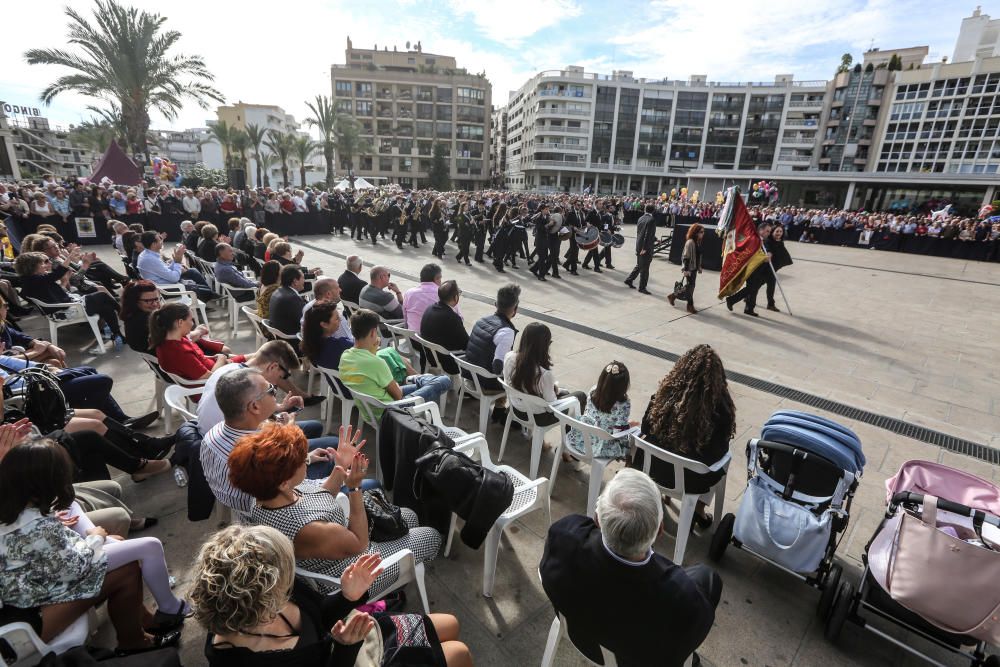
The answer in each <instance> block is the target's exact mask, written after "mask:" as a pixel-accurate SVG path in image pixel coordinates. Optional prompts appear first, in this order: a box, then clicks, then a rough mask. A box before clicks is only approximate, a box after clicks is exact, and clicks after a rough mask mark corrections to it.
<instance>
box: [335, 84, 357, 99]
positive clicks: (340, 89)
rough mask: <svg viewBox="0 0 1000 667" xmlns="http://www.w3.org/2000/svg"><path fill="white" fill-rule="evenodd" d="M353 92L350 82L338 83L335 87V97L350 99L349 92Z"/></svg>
mask: <svg viewBox="0 0 1000 667" xmlns="http://www.w3.org/2000/svg"><path fill="white" fill-rule="evenodd" d="M352 90H354V86H353V85H351V82H350V81H338V82H337V86H336V91H337V95H340V96H343V97H350V96H351V91H352Z"/></svg>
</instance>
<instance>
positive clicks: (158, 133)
mask: <svg viewBox="0 0 1000 667" xmlns="http://www.w3.org/2000/svg"><path fill="white" fill-rule="evenodd" d="M153 135H154V137H155V139H156V147H157V149H158V150H157V151H156V152H154V156H155V155H159V156H160V157H165V158H169V159H170V160H171V161H172V162H173V163H174V164H176V165H177V167H178V169H179V170H180V172H181V174H184V173H185V172H186V171H188V170H190V169H191V168H193V167H195V166H196V165H199V164H202V163H204V162H205V158H204V155H203V154H202V146H203V145H204V144H205V143H206V142H208V140H209V134H208V129H206V128H204V127H195V128H191V129H187V130H153ZM218 147H219V145H218V144H215V148H216V149H218ZM219 153H220V156H219V163H220V167H221V162H222V157H221V151H219Z"/></svg>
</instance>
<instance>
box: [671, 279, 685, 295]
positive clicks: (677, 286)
mask: <svg viewBox="0 0 1000 667" xmlns="http://www.w3.org/2000/svg"><path fill="white" fill-rule="evenodd" d="M685 294H687V276H681V279H680V280H678V281H676V282H675V283H674V296H684V295H685Z"/></svg>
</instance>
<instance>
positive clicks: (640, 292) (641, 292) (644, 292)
mask: <svg viewBox="0 0 1000 667" xmlns="http://www.w3.org/2000/svg"><path fill="white" fill-rule="evenodd" d="M630 287H631V286H630ZM639 294H652V292H650V291H649V290H648V289H646V288H645V287H640V288H639Z"/></svg>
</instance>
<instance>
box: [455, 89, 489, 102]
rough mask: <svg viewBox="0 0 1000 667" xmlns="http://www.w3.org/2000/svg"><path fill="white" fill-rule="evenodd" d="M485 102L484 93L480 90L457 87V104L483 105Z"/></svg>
mask: <svg viewBox="0 0 1000 667" xmlns="http://www.w3.org/2000/svg"><path fill="white" fill-rule="evenodd" d="M485 100H486V91H484V90H482V89H480V88H467V87H464V86H459V88H458V103H459V104H474V105H483V104H484V103H485Z"/></svg>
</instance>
